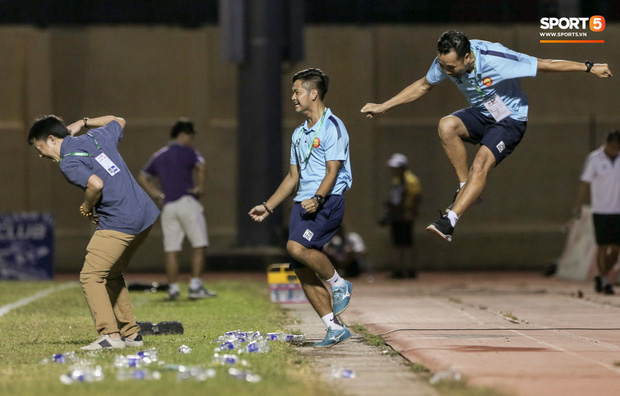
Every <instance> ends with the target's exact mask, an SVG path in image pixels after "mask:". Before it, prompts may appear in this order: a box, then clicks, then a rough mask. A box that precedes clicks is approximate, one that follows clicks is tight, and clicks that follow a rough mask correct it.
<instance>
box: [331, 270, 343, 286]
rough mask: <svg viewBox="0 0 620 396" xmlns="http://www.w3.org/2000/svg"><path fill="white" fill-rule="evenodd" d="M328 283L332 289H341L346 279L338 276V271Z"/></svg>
mask: <svg viewBox="0 0 620 396" xmlns="http://www.w3.org/2000/svg"><path fill="white" fill-rule="evenodd" d="M327 283H329V285H330V286H331V287H332V288H334V287H341V286H344V279H342V278H341V277H340V275H338V271H336V270H334V276H332V277H331V278H329V279H327Z"/></svg>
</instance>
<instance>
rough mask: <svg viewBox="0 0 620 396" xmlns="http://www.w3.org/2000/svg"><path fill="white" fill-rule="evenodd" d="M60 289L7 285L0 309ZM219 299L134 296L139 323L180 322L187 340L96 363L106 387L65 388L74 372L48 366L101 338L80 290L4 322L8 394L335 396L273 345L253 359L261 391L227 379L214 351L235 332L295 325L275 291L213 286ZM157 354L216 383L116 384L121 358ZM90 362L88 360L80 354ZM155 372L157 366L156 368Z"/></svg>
mask: <svg viewBox="0 0 620 396" xmlns="http://www.w3.org/2000/svg"><path fill="white" fill-rule="evenodd" d="M55 285H58V283H52V282H28V283H26V282H9V283H2V284H1V285H0V304H2V305H4V304H8V303H11V302H14V301H17V300H19V299H20V298H24V297H26V296H29V295H32V294H34V293H36V292H37V291H39V290H42V289H46V288H49V287H54V286H55ZM210 286H211V287H212V288H213V289H214V290H216V291H217V292H218V297H217V298H215V299H208V300H199V301H189V300H184V299H181V300H179V301H175V302H168V301H165V299H164V298H165V293H162V292H160V293H156V294H150V293H143V292H132V293H131V298H132V302H133V305H134V311H135V314H136V317H137V319H138V320H139V321H150V322H153V323H155V322H159V321H163V320H178V321H180V322H182V323H183V326H184V328H185V333H184V334H182V335H157V336H148V337H145V347H144V348H130V349H127V348H126V349H123V350H114V351H102V352H100V353H97V354H95V355H94V357H91V359H93V360H95V361H96V363H97V364H99V365H101V366H102V367H103V369H104V375H105V379H104V381H103V382H98V383H78V384H72V385H63V384H61V383H60V380H59V376H60V375H61V374H64V373H67V372H68V371H69V366H68V365H62V364H58V363H51V364H41V363H40V362H41V361H42V360H43V359H44V358H49V357H51V356H52V355H53V354H56V353H62V352H67V351H79V347H80V346H83V345H86V344H88V343H90V342H92V341H93V340H94V339H95V338H96V337H97V334H96V332H95V330H94V326H93V324H92V321H91V318H90V315H89V313H88V308H87V306H86V302H85V300H84V297H83V295H82V291H81V289H80V287H79V286H77V285H76V286H75V287H72V288H70V289H66V290H62V291H59V292H55V293H53V294H51V295H49V296H48V297H45V298H42V299H39V300H36V301H34V302H32V303H30V304H28V305H25V306H22V307H20V308H17V309H15V310H13V311H11V312H9V313H8V314H6V315H5V316H3V317H0V394H1V395H11V396H21V395H52V396H53V395H63V396H71V395H88V396H97V395H115V394H118V395H120V394H121V392H122V394H128V395H179V396H180V395H183V396H185V395H198V394H200V395H206V394H212V395H291V394H304V395H305V394H321V395H330V394H335V393H334V392H333V391H331V390H329V388H327V386H326V385H325V384H323V383H320V382H318V381H316V380H315V379H316V376H315V375H314V374H312V372H311V369H310V365H309V363H308V362H307V361H306V360H305V359H304V358H302V357H300V355H299V353H298V352H297V350H296V349H295V347H293V346H291V345H289V344H287V343H270V346H271V352H270V353H267V354H245V355H243V359H246V360H247V361H248V362H249V366H248V367H247V369H249V370H251V371H252V372H254V373H256V374H259V375H260V376H261V377H262V380H261V381H260V382H258V383H247V382H244V381H239V380H237V379H235V378H233V377H231V376H229V375H228V374H227V367H221V366H214V365H213V364H212V363H211V359H212V356H213V350H214V348H215V347H216V346H217V345H216V344H213V343H211V341H212V340H215V339H216V338H217V337H218V336H220V335H222V334H223V333H224V332H226V331H229V330H236V329H241V330H246V331H249V330H260V331H261V332H263V333H267V332H273V331H278V330H284V331H287V330H288V329H287V323H288V317H287V316H286V313H285V312H284V311H283V310H282V309H281V308H280V307H279V306H278V305H277V304H272V303H271V302H270V301H269V297H268V294H267V287H266V285H265V284H263V283H259V282H252V281H246V280H244V281H239V282H234V281H222V282H218V283H215V282H213V283H212V284H210ZM183 344H185V345H187V346H189V347H190V348H192V352H191V353H190V354H186V355H185V354H179V353H178V348H179V346H181V345H183ZM148 348H156V349H157V351H158V355H159V360H160V361H164V362H165V363H167V364H183V365H188V366H191V365H199V366H203V367H214V368H215V369H216V371H217V375H216V377H215V378H211V379H208V380H206V381H205V382H196V381H184V382H178V381H177V379H176V373H174V372H163V371H162V378H161V380H159V381H125V382H120V381H117V380H116V377H115V373H116V369H115V368H114V367H113V360H114V357H115V356H116V355H120V354H125V355H127V354H130V353H135V352H137V351H138V350H140V349H148ZM77 354H78V356H79V357H88V354H87V352H83V351H79V352H77ZM151 368H152V366H151Z"/></svg>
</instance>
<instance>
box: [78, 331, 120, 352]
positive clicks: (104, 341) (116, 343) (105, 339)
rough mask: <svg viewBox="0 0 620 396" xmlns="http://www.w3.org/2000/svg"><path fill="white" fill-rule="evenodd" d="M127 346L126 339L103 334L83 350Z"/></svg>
mask: <svg viewBox="0 0 620 396" xmlns="http://www.w3.org/2000/svg"><path fill="white" fill-rule="evenodd" d="M122 348H125V341H123V340H115V339H114V338H112V337H110V336H109V335H107V334H104V335H102V336H101V337H99V338H97V340H95V341H93V342H92V343H90V344H88V345H86V346H83V347H82V348H80V349H82V350H85V351H96V350H98V349H122Z"/></svg>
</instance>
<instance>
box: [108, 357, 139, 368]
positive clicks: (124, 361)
mask: <svg viewBox="0 0 620 396" xmlns="http://www.w3.org/2000/svg"><path fill="white" fill-rule="evenodd" d="M114 367H116V368H129V367H135V368H140V367H142V358H141V357H140V356H138V355H127V356H125V355H117V356H115V357H114Z"/></svg>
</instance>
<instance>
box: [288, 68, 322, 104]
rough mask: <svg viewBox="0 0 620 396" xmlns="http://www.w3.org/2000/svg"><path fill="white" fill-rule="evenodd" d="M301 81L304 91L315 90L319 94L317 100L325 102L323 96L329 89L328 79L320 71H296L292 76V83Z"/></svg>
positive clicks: (311, 69)
mask: <svg viewBox="0 0 620 396" xmlns="http://www.w3.org/2000/svg"><path fill="white" fill-rule="evenodd" d="M297 80H301V81H302V85H303V86H304V88H306V89H309V90H311V89H316V90H317V91H318V93H319V98H320V99H321V100H325V94H326V93H327V90H328V89H329V77H327V74H325V73H323V70H321V69H313V68H310V69H304V70H301V71H298V72H297V73H295V75H294V76H293V82H295V81H297Z"/></svg>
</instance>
